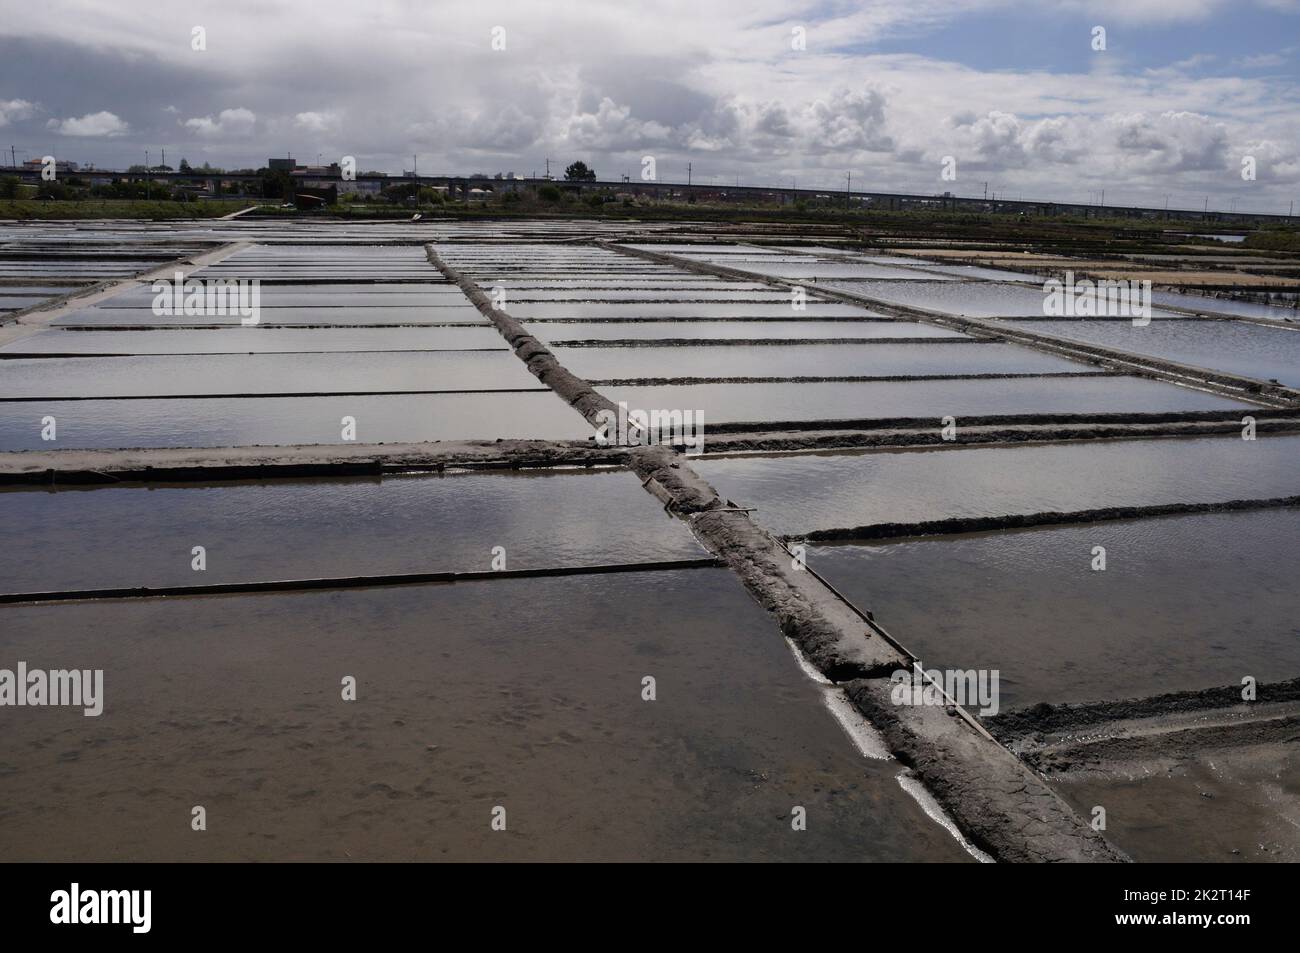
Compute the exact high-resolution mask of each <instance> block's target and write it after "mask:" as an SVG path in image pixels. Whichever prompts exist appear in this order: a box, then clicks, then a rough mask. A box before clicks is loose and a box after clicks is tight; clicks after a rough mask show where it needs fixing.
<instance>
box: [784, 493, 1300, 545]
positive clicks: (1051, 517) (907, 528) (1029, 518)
mask: <svg viewBox="0 0 1300 953" xmlns="http://www.w3.org/2000/svg"><path fill="white" fill-rule="evenodd" d="M1282 506H1300V496H1284V497H1273V498H1271V499H1263V500H1226V501H1224V502H1222V503H1165V504H1158V505H1153V506H1108V507H1103V508H1101V509H1094V510H1072V511H1067V512H1060V511H1055V510H1048V511H1044V512H1040V513H1013V514H1008V515H1005V516H960V517H953V518H951V519H942V520H924V521H922V522H919V523H871V524H869V525H866V526H853V527H843V528H835V529H819V530H813V531H812V532H809V533H805V534H801V535H800V536H798V537H797V538H798V539H802V540H805V541H807V542H810V543H825V542H841V541H852V542H862V541H867V540H877V539H901V538H908V537H916V536H950V535H954V534H956V533H987V532H994V531H998V530H1008V529H1032V528H1034V527H1039V526H1066V525H1070V524H1078V523H1104V522H1114V521H1116V520H1136V519H1152V518H1155V517H1160V516H1183V515H1189V514H1193V513H1235V512H1242V511H1247V510H1265V509H1275V508H1277V507H1282ZM791 538H796V537H791Z"/></svg>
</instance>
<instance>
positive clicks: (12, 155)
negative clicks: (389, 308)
mask: <svg viewBox="0 0 1300 953" xmlns="http://www.w3.org/2000/svg"><path fill="white" fill-rule="evenodd" d="M9 164H10V165H12V166H13V167H14V168H15V169H16V168H18V153H17V152H15V151H14V147H13V146H10V147H9ZM1291 204H1292V205H1294V204H1295V203H1294V202H1292V203H1291Z"/></svg>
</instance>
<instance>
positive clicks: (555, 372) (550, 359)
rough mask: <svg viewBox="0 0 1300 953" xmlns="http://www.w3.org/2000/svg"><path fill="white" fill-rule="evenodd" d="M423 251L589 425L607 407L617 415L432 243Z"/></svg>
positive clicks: (594, 423) (610, 404) (612, 406)
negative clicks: (444, 259) (497, 306)
mask: <svg viewBox="0 0 1300 953" xmlns="http://www.w3.org/2000/svg"><path fill="white" fill-rule="evenodd" d="M424 249H425V254H426V255H428V258H429V263H430V264H431V265H433V267H435V268H437V269H438V270H439V271H440V272H442V274H443V276H444V277H446V278H447V280H448V281H451V282H454V283H455V284H456V285H457V287H459V288H460V290H461V292H462V293H463V294H464V295H465V297H466V298H468V299H469V300H470V302H472V303H473V305H474V307H476V308H478V310H479V313H481V314H482V315H483V316H484V317H485V318H487V319H488V320H489V321H491V322H492V324H493V326H495V327H496V329H497V331H499V332H500V334H501V336H502V337H503V338H505V339H506V342H507V343H508V344H509V345H510V346H511V347H512V348H513V349H514V352H515V356H516V357H518V358H519V359H520V360H521V361H523V362H524V364H525V365H526V366H527V368H528V370H529V372H530V373H531V374H532V375H533V376H534V377H536V378H537V379H538V380H539V381H541V382H542V383H543V384H545V385H546V386H547V387H549V388H550V389H551V390H552V391H554V392H555V393H556V394H557V395H558V396H559V397H560V398H561V399H562V400H564V401H565V402H566V403H567V404H568V405H569V406H570V407H572V408H573V409H574V410H576V411H577V412H578V413H580V414H582V416H583V418H584V419H586V421H587V422H588V423H589V424H591V425H592V426H593V427H597V426H599V425H600V420H599V418H598V417H597V415H598V414H599V413H600V412H601V411H607V412H610V413H613V414H615V415H617V413H618V406H617V405H616V404H615V403H614V402H613V401H611V400H610V399H609V398H607V397H605V396H604V395H603V394H599V393H597V392H596V390H595V388H593V387H592V386H591V384H589V383H587V381H585V380H583V379H582V378H581V377H578V376H577V375H576V374H573V373H571V372H570V371H569V370H568V369H567V368H565V366H564V365H563V364H561V363H560V362H559V361H558V360H557V359H556V357H555V355H554V354H552V353H551V351H550V349H548V348H547V347H546V345H545V344H543V343H542V342H541V341H539V340H538V339H537V338H536V337H534V336H533V335H532V334H530V333H529V332H528V330H527V329H526V328H525V327H524V326H523V325H522V324H520V323H519V321H517V320H516V319H514V318H512V317H511V316H510V315H509V314H507V313H506V312H505V311H503V310H501V309H499V308H496V307H494V306H493V304H492V300H491V299H490V298H489V297H488V296H487V295H486V294H485V293H484V292H483V289H482V288H480V287H479V286H478V285H477V284H475V283H474V282H473V281H472V280H470V279H469V278H467V277H465V276H464V275H462V274H461V273H460V272H459V271H457V270H456V269H455V268H452V267H451V266H450V265H448V264H447V263H446V262H444V261H443V260H442V258H440V257H439V256H438V253H437V252H436V251H435V250H434V247H433V245H425V246H424Z"/></svg>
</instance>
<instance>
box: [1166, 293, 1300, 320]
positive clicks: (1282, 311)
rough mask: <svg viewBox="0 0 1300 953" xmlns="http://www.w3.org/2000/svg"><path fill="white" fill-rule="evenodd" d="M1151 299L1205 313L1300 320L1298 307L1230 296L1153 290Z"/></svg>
mask: <svg viewBox="0 0 1300 953" xmlns="http://www.w3.org/2000/svg"><path fill="white" fill-rule="evenodd" d="M1151 300H1152V301H1153V302H1155V303H1156V304H1166V305H1174V306H1176V307H1179V308H1189V309H1191V310H1192V311H1196V312H1203V313H1205V314H1236V315H1242V316H1244V317H1247V318H1266V319H1268V320H1270V321H1300V308H1283V307H1270V306H1269V305H1266V304H1260V303H1257V302H1254V301H1234V300H1232V299H1231V298H1210V297H1207V296H1206V295H1188V294H1178V293H1177V292H1172V291H1153V292H1152V293H1151Z"/></svg>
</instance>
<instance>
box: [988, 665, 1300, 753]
mask: <svg viewBox="0 0 1300 953" xmlns="http://www.w3.org/2000/svg"><path fill="white" fill-rule="evenodd" d="M1255 691H1256V696H1255V701H1254V702H1244V701H1242V698H1241V692H1242V686H1240V685H1224V686H1222V687H1219V688H1205V689H1201V690H1200V691H1190V692H1170V693H1169V694H1166V695H1152V696H1151V697H1149V698H1127V699H1122V700H1119V701H1106V702H1087V703H1082V704H1064V705H1051V704H1048V703H1046V702H1041V703H1039V704H1037V705H1031V706H1029V707H1028V708H1017V709H1012V710H1010V711H1005V712H1002V713H1001V714H999V715H994V716H992V717H989V718H984V719H982V721H983V724H984V725H985V727H987V728H988V730H989V732H990V733H991V734H992V735H993V736H994V737H995V738H998V739H1000V740H1001V741H1003V742H1005V743H1007V744H1011V743H1013V742H1016V741H1019V740H1021V739H1024V738H1030V737H1034V736H1045V735H1054V734H1067V733H1076V732H1083V731H1088V730H1090V729H1095V728H1097V727H1098V726H1102V725H1106V724H1110V723H1112V722H1116V721H1127V720H1133V719H1138V718H1156V717H1160V716H1168V715H1194V714H1197V713H1199V712H1206V711H1211V710H1215V709H1224V708H1231V707H1234V706H1235V707H1238V708H1248V707H1250V705H1264V704H1273V703H1280V702H1300V678H1293V679H1290V680H1288V681H1284V682H1269V683H1264V682H1261V683H1259V684H1258V685H1256V686H1255Z"/></svg>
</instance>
